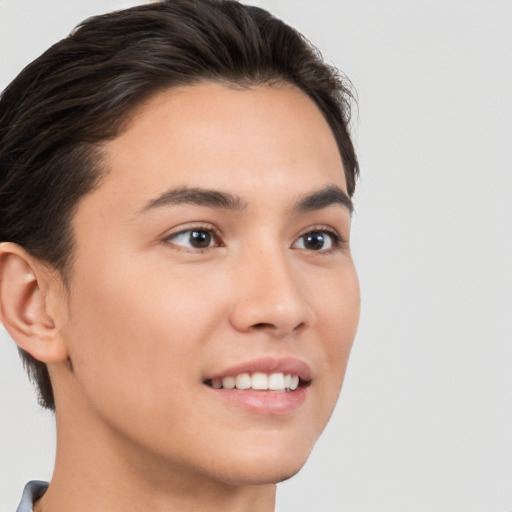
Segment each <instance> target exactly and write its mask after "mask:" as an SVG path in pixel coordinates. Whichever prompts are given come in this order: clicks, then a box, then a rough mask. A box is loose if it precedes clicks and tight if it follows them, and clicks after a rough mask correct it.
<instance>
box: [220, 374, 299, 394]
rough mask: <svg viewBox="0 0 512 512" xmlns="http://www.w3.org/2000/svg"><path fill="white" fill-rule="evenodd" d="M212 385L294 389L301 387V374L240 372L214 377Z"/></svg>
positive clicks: (261, 388)
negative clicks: (221, 377) (219, 377)
mask: <svg viewBox="0 0 512 512" xmlns="http://www.w3.org/2000/svg"><path fill="white" fill-rule="evenodd" d="M211 385H212V387H213V388H215V389H221V388H224V389H234V388H236V389H241V390H243V389H257V390H270V391H294V390H296V389H297V388H298V387H299V376H298V375H290V374H288V373H287V374H284V373H271V374H270V375H267V374H266V373H262V372H255V373H253V374H252V375H251V374H249V373H240V374H239V375H236V376H229V377H224V378H223V379H212V381H211Z"/></svg>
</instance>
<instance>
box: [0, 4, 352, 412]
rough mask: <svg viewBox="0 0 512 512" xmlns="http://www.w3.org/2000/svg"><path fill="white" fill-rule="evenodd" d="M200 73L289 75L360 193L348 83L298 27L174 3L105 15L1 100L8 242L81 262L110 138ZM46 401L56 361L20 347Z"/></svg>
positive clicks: (35, 65) (25, 74) (3, 218)
mask: <svg viewBox="0 0 512 512" xmlns="http://www.w3.org/2000/svg"><path fill="white" fill-rule="evenodd" d="M199 81H217V82H221V83H226V84H233V85H237V86H242V87H250V86H253V85H259V84H267V83H275V82H285V83H290V84H293V85H295V86H297V87H298V88H300V89H302V90H303V91H304V92H305V93H306V94H308V95H309V97H310V98H311V99H312V100H313V101H314V102H315V103H316V104H317V106H318V107H319V109H320V110H321V112H322V113H323V115H324V116H325V118H326V120H327V121H328V123H329V125H330V127H331V129H332V131H333V133H334V136H335V138H336V141H337V143H338V147H339V151H340V154H341V158H342V161H343V166H344V169H345V178H346V183H347V188H348V193H349V195H350V196H351V195H352V194H353V192H354V187H355V180H356V177H357V174H358V163H357V158H356V155H355V151H354V147H353V144H352V141H351V139H350V135H349V132H348V126H347V125H348V122H349V117H350V103H351V100H352V95H351V94H350V87H349V86H348V85H347V81H346V79H345V78H344V77H343V75H341V74H340V73H339V72H338V71H337V70H336V69H334V68H332V67H330V66H328V65H326V64H325V63H324V62H323V61H322V59H321V56H320V54H319V52H318V51H317V50H316V49H315V48H314V47H313V46H312V45H311V44H310V43H308V42H307V41H306V39H305V38H304V37H303V36H301V35H300V34H299V33H298V32H296V31H295V30H294V29H292V28H291V27H289V26H288V25H286V24H285V23H283V22H282V21H280V20H278V19H276V18H275V17H273V16H272V15H271V14H270V13H268V12H267V11H264V10H262V9H259V8H256V7H249V6H245V5H242V4H239V3H238V2H236V1H232V0H172V1H171V0H169V1H167V2H162V3H157V4H152V5H145V6H140V7H135V8H131V9H127V10H123V11H118V12H114V13H110V14H106V15H103V16H96V17H93V18H90V19H89V20H87V21H85V22H84V23H82V24H81V25H79V26H78V27H77V28H76V29H75V30H74V31H73V32H72V33H71V35H69V36H68V37H66V38H65V39H63V40H62V41H60V42H58V43H57V44H55V45H54V46H52V47H51V48H50V49H49V50H47V51H46V52H45V53H43V54H42V55H41V56H40V57H39V58H38V59H36V60H35V61H34V62H32V63H31V64H29V65H28V66H27V67H26V68H25V69H24V70H23V71H22V72H21V73H20V74H19V75H18V77H17V78H16V79H15V80H14V81H13V82H12V83H11V84H10V85H9V86H8V87H7V88H6V89H5V91H4V92H3V94H2V96H1V98H0V241H11V242H15V243H17V244H20V245H21V246H23V247H24V248H25V249H26V250H27V251H28V252H29V253H30V254H32V255H33V256H35V257H37V258H39V259H40V260H42V261H44V262H46V263H48V264H50V265H51V266H52V267H54V268H55V269H56V270H58V271H59V272H60V273H61V275H62V277H63V279H64V281H66V276H67V275H68V272H69V271H70V267H72V255H73V233H72V228H71V219H72V216H73V212H74V209H75V207H76V205H77V204H78V202H79V201H80V199H81V198H82V197H83V196H84V195H86V194H87V193H89V192H90V191H91V190H92V189H93V188H94V187H95V186H96V185H97V184H98V182H99V179H100V177H101V175H102V169H101V158H100V153H101V151H100V148H101V143H103V142H105V141H107V140H111V139H113V138H115V137H116V136H117V135H119V134H120V132H121V131H122V129H123V125H124V124H125V123H126V121H127V119H128V117H129V116H130V114H131V113H132V112H133V110H134V109H135V107H137V106H138V105H140V104H141V103H142V102H143V101H144V100H146V99H148V98H149V97H150V96H152V95H154V94H155V93H157V92H159V91H161V90H163V89H167V88H172V87H177V86H180V85H187V84H194V83H197V82H199ZM21 355H22V358H23V361H24V364H25V367H26V368H27V371H28V373H29V375H30V377H31V378H32V380H33V381H34V382H35V383H36V384H37V387H38V391H39V396H40V403H41V404H42V406H44V407H47V408H49V409H54V408H55V403H54V397H53V391H52V386H51V382H50V378H49V375H48V370H47V368H46V365H45V364H44V363H42V362H40V361H37V360H35V359H34V358H32V357H31V356H30V355H29V354H27V353H26V352H24V351H21Z"/></svg>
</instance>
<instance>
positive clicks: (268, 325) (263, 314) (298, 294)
mask: <svg viewBox="0 0 512 512" xmlns="http://www.w3.org/2000/svg"><path fill="white" fill-rule="evenodd" d="M236 266H237V270H236V272H235V276H234V286H235V288H236V292H235V293H234V297H235V298H236V299H235V303H234V305H233V308H232V310H231V315H230V321H231V324H232V325H233V327H234V328H235V329H237V330H238V331H241V332H251V331H265V332H267V333H268V334H270V335H271V336H273V337H275V338H284V337H286V336H288V335H292V334H296V333H298V332H300V331H302V330H304V329H306V328H307V327H310V326H311V325H313V323H314V321H315V315H314V312H313V310H312V308H311V307H310V304H309V301H308V296H309V293H308V292H312V291H313V290H309V289H308V287H307V286H306V284H305V282H299V281H302V280H300V279H299V277H300V276H297V272H296V271H295V272H294V271H293V269H292V268H291V265H290V264H289V262H288V260H287V257H286V254H283V253H281V252H279V251H276V250H267V251H263V250H260V251H258V254H254V253H252V254H251V255H250V256H249V257H248V258H243V259H242V261H240V262H238V263H237V265H236Z"/></svg>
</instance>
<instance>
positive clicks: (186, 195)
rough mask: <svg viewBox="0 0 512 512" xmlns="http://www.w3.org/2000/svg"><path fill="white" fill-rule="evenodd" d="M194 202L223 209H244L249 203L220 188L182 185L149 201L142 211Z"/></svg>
mask: <svg viewBox="0 0 512 512" xmlns="http://www.w3.org/2000/svg"><path fill="white" fill-rule="evenodd" d="M178 204H194V205H197V206H207V207H209V208H216V209H222V210H234V211H243V210H244V209H245V208H246V206H247V203H245V202H244V201H242V199H241V198H240V197H238V196H235V195H233V194H229V193H227V192H219V191H218V190H209V189H204V188H198V187H194V188H191V187H182V188H176V189H172V190H168V191H167V192H164V193H163V194H162V195H161V196H159V197H157V198H155V199H151V200H150V201H148V203H147V204H146V206H144V208H143V209H142V211H147V210H152V209H154V208H158V207H160V206H169V205H178Z"/></svg>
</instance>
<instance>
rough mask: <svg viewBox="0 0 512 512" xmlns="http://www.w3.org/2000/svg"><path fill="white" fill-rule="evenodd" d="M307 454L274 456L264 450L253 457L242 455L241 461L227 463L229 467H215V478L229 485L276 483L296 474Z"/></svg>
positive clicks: (304, 461)
mask: <svg viewBox="0 0 512 512" xmlns="http://www.w3.org/2000/svg"><path fill="white" fill-rule="evenodd" d="M290 455H291V456H290ZM308 456H309V452H308V453H307V454H305V455H304V454H300V453H294V454H288V455H287V456H285V457H279V456H278V457H276V455H275V454H266V453H265V450H262V451H261V453H259V454H257V456H253V457H244V460H243V461H237V463H232V464H229V467H225V466H224V464H223V465H222V467H217V468H216V479H217V480H219V481H222V482H223V483H226V484H229V485H237V486H245V485H265V484H277V483H279V482H283V481H285V480H288V479H289V478H291V477H292V476H294V475H296V474H297V473H298V472H299V471H300V470H301V468H302V467H303V466H304V464H305V463H306V461H307V459H308Z"/></svg>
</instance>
